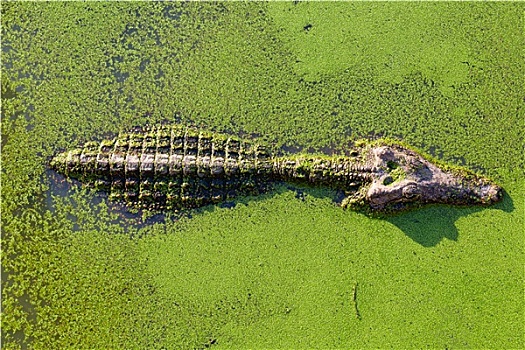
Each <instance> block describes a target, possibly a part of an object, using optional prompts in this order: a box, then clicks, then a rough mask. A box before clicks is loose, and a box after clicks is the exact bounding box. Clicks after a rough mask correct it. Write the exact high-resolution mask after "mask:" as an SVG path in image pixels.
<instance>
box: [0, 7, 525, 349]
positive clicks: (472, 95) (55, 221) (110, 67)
mask: <svg viewBox="0 0 525 350" xmlns="http://www.w3.org/2000/svg"><path fill="white" fill-rule="evenodd" d="M523 9H524V8H523V5H522V4H521V3H517V2H516V3H479V4H478V3H444V4H441V3H429V4H424V3H414V4H412V3H394V4H390V3H373V4H369V3H337V4H335V3H328V2H321V3H310V2H305V3H303V2H290V3H278V4H271V3H270V4H268V3H239V2H232V3H213V2H205V3H194V2H180V3H179V2H175V3H165V2H153V3H144V2H116V3H102V2H100V3H99V2H83V3H81V2H66V3H63V2H48V3H36V2H14V3H2V140H1V142H2V155H1V157H2V159H1V160H2V192H1V196H2V202H1V206H2V207H1V209H2V211H1V213H2V218H1V220H2V221H1V224H2V346H3V347H5V348H6V349H17V348H31V349H33V348H34V349H53V348H60V349H64V348H152V347H156V348H160V347H165V348H205V347H211V346H213V347H215V348H221V347H222V348H248V347H249V348H263V347H266V348H305V347H312V348H313V347H322V348H337V347H340V348H367V347H370V348H378V347H394V348H413V347H415V348H420V347H443V348H444V347H472V348H519V347H522V345H523V297H522V296H523V274H522V273H523V268H522V267H523V237H522V236H523V215H522V214H523V211H524V208H523V181H524V179H525V178H524V175H523V166H524V164H523V146H522V145H523V130H524V125H523V123H524V118H522V116H523V115H524V107H523V96H522V87H523V75H522V73H521V72H523V71H524V67H523V62H522V59H521V55H522V52H521V48H522V47H523V44H524V43H523V35H522V30H521V28H522V18H521V16H522V15H523ZM333 19H335V20H333ZM333 23H341V25H333ZM451 48H453V49H451ZM159 123H180V124H184V125H186V124H194V125H202V126H205V127H206V128H207V129H210V130H215V131H220V132H226V133H228V134H234V135H240V134H243V135H248V136H250V137H252V136H255V137H256V138H258V139H260V140H261V141H264V142H265V143H268V144H272V145H274V146H275V147H277V148H281V147H284V148H286V149H294V148H302V149H304V150H309V149H312V150H313V151H316V152H317V151H320V150H322V149H335V152H339V151H343V150H344V149H345V147H346V146H347V145H349V144H351V143H352V142H353V141H354V140H356V139H360V138H366V137H372V138H374V137H376V136H384V137H396V138H399V139H402V140H403V141H405V142H407V143H408V144H411V145H414V146H415V147H417V148H420V149H422V150H424V151H426V152H429V153H432V154H433V155H434V156H435V157H437V158H439V159H441V160H443V161H445V162H447V163H451V164H455V165H460V166H465V167H467V168H469V169H472V170H475V171H478V172H480V173H482V174H483V175H486V176H489V177H491V178H493V179H494V180H495V181H496V182H497V183H498V184H500V185H501V186H502V187H503V188H504V190H505V194H504V198H503V201H502V202H501V203H499V204H497V205H495V206H493V207H490V208H457V207H442V206H431V207H427V208H424V209H422V210H418V211H414V212H410V213H406V214H402V215H398V216H392V217H389V218H387V219H376V218H369V217H367V216H365V215H362V214H359V213H356V212H353V211H349V210H343V209H341V208H340V207H338V206H335V205H334V204H333V201H332V199H331V198H330V197H329V196H326V195H324V194H323V193H318V192H316V191H315V190H304V191H303V190H302V189H301V190H300V191H299V192H298V191H296V190H288V189H286V188H282V189H280V190H277V191H276V192H274V193H273V194H266V195H262V196H258V197H257V198H248V199H247V198H241V199H240V200H238V201H237V202H235V203H236V205H235V206H233V207H232V208H221V207H220V206H211V207H207V209H206V210H202V211H200V212H196V213H194V215H192V216H191V217H185V218H181V219H180V220H166V222H152V223H150V224H146V225H143V226H142V227H138V226H137V225H134V224H133V223H128V222H127V219H126V218H124V219H122V218H119V217H118V215H119V213H118V212H116V211H115V210H114V209H113V208H112V207H111V205H110V204H108V202H107V201H106V200H105V199H103V198H102V199H101V200H100V203H98V204H97V203H95V204H93V198H95V197H94V195H93V193H91V192H89V191H84V190H82V189H81V188H80V187H76V189H75V188H72V189H71V191H69V190H68V192H67V193H64V194H58V193H57V195H56V196H52V197H46V193H47V192H46V191H48V190H49V182H48V180H47V178H46V176H45V172H46V164H47V163H48V160H49V158H50V157H51V156H52V155H53V154H55V153H56V152H57V151H59V150H61V149H70V148H74V147H76V146H78V145H80V144H83V143H85V142H87V141H100V140H102V139H104V138H106V136H107V135H115V134H117V133H118V132H119V131H123V130H129V129H130V128H132V127H133V126H143V125H146V124H150V125H155V124H159ZM301 191H303V192H301ZM297 197H299V198H297ZM48 198H49V199H48Z"/></svg>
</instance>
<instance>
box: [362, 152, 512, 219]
mask: <svg viewBox="0 0 525 350" xmlns="http://www.w3.org/2000/svg"><path fill="white" fill-rule="evenodd" d="M370 152H371V158H373V159H374V162H375V164H374V166H375V168H376V169H377V171H376V173H375V174H374V180H373V181H372V183H371V185H370V187H369V188H368V190H367V192H366V195H365V202H366V203H367V204H368V205H369V206H370V208H371V209H372V210H374V211H384V210H400V209H405V208H408V207H411V206H420V205H424V204H431V203H443V204H453V205H476V204H481V205H488V204H492V203H495V202H498V201H500V200H501V198H502V189H501V187H499V186H498V185H496V184H494V183H491V182H490V181H489V180H488V179H486V178H483V177H480V176H478V175H475V174H473V173H471V172H468V171H466V170H464V171H462V172H452V171H447V170H443V169H441V168H439V167H438V166H437V165H435V164H433V163H431V162H430V161H428V160H426V159H425V158H423V157H422V156H421V155H419V154H418V153H416V152H414V151H411V150H408V149H406V148H403V147H401V146H380V147H375V148H372V149H371V150H370Z"/></svg>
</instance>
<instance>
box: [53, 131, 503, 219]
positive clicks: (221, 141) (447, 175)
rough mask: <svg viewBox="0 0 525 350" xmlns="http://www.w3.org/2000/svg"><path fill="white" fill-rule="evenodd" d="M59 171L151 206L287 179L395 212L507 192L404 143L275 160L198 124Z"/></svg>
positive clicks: (108, 148) (198, 200) (128, 139)
mask: <svg viewBox="0 0 525 350" xmlns="http://www.w3.org/2000/svg"><path fill="white" fill-rule="evenodd" d="M51 165H52V166H53V167H54V168H55V169H56V170H58V171H59V172H61V173H63V174H65V175H67V176H70V177H73V178H77V179H79V180H81V181H82V182H87V183H89V184H92V185H94V186H95V187H96V188H98V189H105V190H108V191H109V192H110V195H111V197H112V198H114V199H122V200H124V201H125V202H127V203H129V204H131V205H134V206H137V205H138V206H139V207H144V208H152V209H161V208H166V209H175V210H178V209H186V208H196V207H201V206H204V205H208V204H212V203H218V202H221V201H224V200H225V199H231V198H234V197H236V196H238V195H254V194H259V193H262V192H265V191H267V190H268V189H270V188H271V185H272V183H274V182H277V181H286V182H291V183H301V184H307V185H313V186H326V187H329V188H332V189H335V190H341V191H344V192H345V194H346V196H347V197H346V198H345V199H344V200H343V202H342V205H343V206H344V207H354V208H362V209H366V210H371V211H397V210H402V209H406V208H408V207H411V206H414V205H422V204H427V203H446V204H459V205H470V204H490V203H493V202H496V201H499V200H500V199H501V197H502V191H501V188H500V187H498V186H497V185H495V184H492V183H491V182H490V181H489V180H487V179H484V178H481V177H479V176H476V175H474V174H473V173H470V172H468V171H466V170H462V171H458V170H447V169H448V168H447V167H444V168H440V167H438V166H437V165H436V164H434V163H432V162H431V161H429V160H428V159H426V158H425V157H424V156H422V155H420V154H419V153H417V152H416V151H413V150H411V149H409V148H407V147H404V146H402V145H400V144H396V143H392V142H387V141H379V142H377V141H376V142H372V143H370V142H361V143H359V144H358V145H357V146H355V147H354V148H353V149H352V150H351V151H350V152H349V156H331V157H329V156H319V155H317V156H316V155H289V156H285V157H280V156H274V155H272V154H271V153H270V152H269V151H268V150H267V148H266V147H264V146H262V145H259V144H255V143H252V142H250V141H246V140H241V139H239V138H235V137H230V136H227V135H223V134H217V133H210V132H207V131H202V130H198V129H196V128H193V127H182V126H179V125H174V126H158V127H151V128H150V127H148V128H146V129H135V130H134V131H133V132H130V133H127V134H121V135H119V136H118V137H117V138H115V139H113V140H104V141H102V142H101V143H96V142H89V143H87V144H85V145H84V147H83V148H79V149H75V150H72V151H68V152H64V153H60V154H58V155H57V156H55V157H54V158H53V160H52V161H51Z"/></svg>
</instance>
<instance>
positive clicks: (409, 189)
mask: <svg viewBox="0 0 525 350" xmlns="http://www.w3.org/2000/svg"><path fill="white" fill-rule="evenodd" d="M417 196H419V190H418V189H417V186H416V185H413V184H412V185H407V186H405V187H404V188H403V197H405V198H407V199H412V198H415V197H417Z"/></svg>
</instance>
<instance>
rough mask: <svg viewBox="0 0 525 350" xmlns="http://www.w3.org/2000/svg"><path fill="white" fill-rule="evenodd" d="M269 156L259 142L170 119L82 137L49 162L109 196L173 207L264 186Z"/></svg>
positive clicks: (250, 192) (256, 191)
mask: <svg viewBox="0 0 525 350" xmlns="http://www.w3.org/2000/svg"><path fill="white" fill-rule="evenodd" d="M272 159H273V158H272V155H271V154H270V152H268V150H267V148H266V147H264V146H263V145H259V144H256V143H253V142H250V141H247V140H242V139H240V138H236V137H233V136H227V135H224V134H219V133H210V132H208V131H203V130H200V129H198V128H194V127H184V126H180V125H173V126H155V127H148V128H144V129H134V130H133V131H132V132H129V133H122V134H120V135H119V136H118V137H116V138H114V139H111V140H103V141H102V142H88V143H86V144H85V145H84V146H83V147H82V148H79V149H76V150H72V151H69V152H66V153H64V154H62V155H59V156H57V157H55V161H54V166H55V168H56V169H57V170H59V171H60V172H63V173H65V174H66V175H68V176H71V177H74V178H78V179H79V180H81V181H82V182H88V183H92V184H94V185H95V187H96V188H97V189H102V190H106V191H108V192H109V193H110V197H111V198H113V199H119V200H124V201H125V202H127V203H128V204H132V205H134V206H139V207H146V208H158V209H163V208H167V209H175V210H177V209H185V208H195V207H201V206H204V205H207V204H212V203H218V202H221V201H224V200H226V199H230V198H234V197H236V196H239V195H256V194H259V193H261V192H265V191H267V190H268V189H269V187H270V186H271V180H272V179H273V176H272V166H273V160H272Z"/></svg>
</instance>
